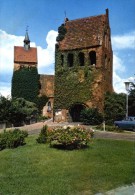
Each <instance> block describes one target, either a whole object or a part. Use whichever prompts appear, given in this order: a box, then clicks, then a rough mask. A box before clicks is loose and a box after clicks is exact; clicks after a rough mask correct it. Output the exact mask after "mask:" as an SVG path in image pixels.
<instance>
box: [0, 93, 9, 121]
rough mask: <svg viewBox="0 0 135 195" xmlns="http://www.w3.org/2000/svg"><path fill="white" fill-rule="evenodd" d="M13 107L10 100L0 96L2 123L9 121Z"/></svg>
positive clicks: (0, 119)
mask: <svg viewBox="0 0 135 195" xmlns="http://www.w3.org/2000/svg"><path fill="white" fill-rule="evenodd" d="M10 106H11V100H10V98H5V97H4V96H2V95H0V122H8V121H9V108H10Z"/></svg>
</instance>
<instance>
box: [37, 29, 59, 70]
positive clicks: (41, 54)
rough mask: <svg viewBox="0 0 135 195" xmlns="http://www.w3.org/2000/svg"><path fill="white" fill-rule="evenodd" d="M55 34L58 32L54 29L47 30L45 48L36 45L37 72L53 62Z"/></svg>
mask: <svg viewBox="0 0 135 195" xmlns="http://www.w3.org/2000/svg"><path fill="white" fill-rule="evenodd" d="M57 35H58V33H57V32H56V31H54V30H51V31H49V32H48V34H47V37H46V42H47V48H46V49H43V48H41V47H40V46H38V47H37V49H38V67H39V69H38V70H39V72H42V69H43V68H44V67H48V66H53V64H54V53H55V43H56V37H57ZM53 73H54V72H53Z"/></svg>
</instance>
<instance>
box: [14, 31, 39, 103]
mask: <svg viewBox="0 0 135 195" xmlns="http://www.w3.org/2000/svg"><path fill="white" fill-rule="evenodd" d="M23 42H24V46H14V71H13V76H12V89H11V94H12V97H16V98H25V99H26V100H28V101H33V102H36V97H37V96H38V94H39V76H38V69H37V65H38V61H37V48H36V47H31V46H30V39H29V35H28V30H27V29H26V33H25V38H24V41H23Z"/></svg>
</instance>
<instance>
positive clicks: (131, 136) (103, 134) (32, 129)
mask: <svg viewBox="0 0 135 195" xmlns="http://www.w3.org/2000/svg"><path fill="white" fill-rule="evenodd" d="M44 125H48V126H49V127H62V126H66V125H74V126H78V123H70V124H69V123H67V122H64V123H56V122H52V120H51V119H50V120H48V121H45V122H39V123H35V124H31V125H25V126H22V127H19V128H20V129H22V130H27V131H28V132H29V134H30V135H31V134H38V133H40V131H41V128H42V127H43V126H44ZM87 128H88V127H87ZM2 131H3V130H2V129H0V132H2ZM94 137H95V138H103V139H115V140H128V141H135V132H132V131H130V132H123V133H116V132H108V131H98V130H95V133H94Z"/></svg>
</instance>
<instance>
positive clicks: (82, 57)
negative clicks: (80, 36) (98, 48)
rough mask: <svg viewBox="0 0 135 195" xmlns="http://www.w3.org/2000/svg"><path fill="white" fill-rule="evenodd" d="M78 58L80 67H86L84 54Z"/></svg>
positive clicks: (80, 54)
mask: <svg viewBox="0 0 135 195" xmlns="http://www.w3.org/2000/svg"><path fill="white" fill-rule="evenodd" d="M78 57H79V65H80V66H84V53H82V52H80V53H79V55H78Z"/></svg>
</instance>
